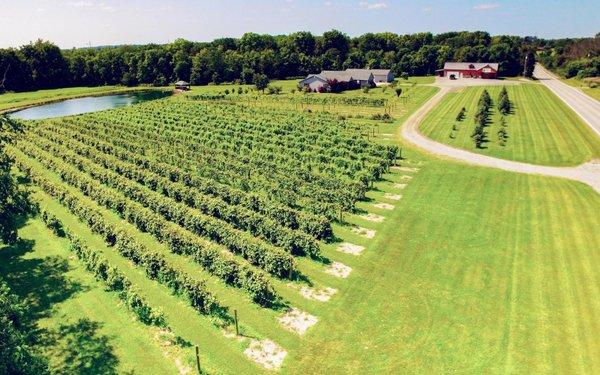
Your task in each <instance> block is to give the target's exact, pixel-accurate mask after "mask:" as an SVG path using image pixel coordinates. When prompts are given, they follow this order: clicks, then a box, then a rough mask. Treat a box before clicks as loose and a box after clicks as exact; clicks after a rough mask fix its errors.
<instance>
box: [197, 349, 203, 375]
mask: <svg viewBox="0 0 600 375" xmlns="http://www.w3.org/2000/svg"><path fill="white" fill-rule="evenodd" d="M196 365H197V366H198V374H202V368H200V349H198V345H196Z"/></svg>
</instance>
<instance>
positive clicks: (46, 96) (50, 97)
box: [0, 86, 160, 112]
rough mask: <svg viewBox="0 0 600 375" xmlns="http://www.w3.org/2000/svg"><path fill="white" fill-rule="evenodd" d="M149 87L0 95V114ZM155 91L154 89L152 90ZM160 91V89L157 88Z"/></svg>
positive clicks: (86, 88)
mask: <svg viewBox="0 0 600 375" xmlns="http://www.w3.org/2000/svg"><path fill="white" fill-rule="evenodd" d="M148 88H149V87H144V86H140V87H123V86H100V87H67V88H62V89H51V90H39V91H29V92H16V93H12V92H9V93H4V94H0V112H2V111H5V110H10V109H14V108H20V107H27V106H31V105H37V104H43V103H46V102H50V101H57V100H64V99H72V98H77V97H83V96H93V95H108V94H115V93H124V92H130V91H139V90H144V89H148ZM153 89H155V88H153ZM158 89H160V88H158Z"/></svg>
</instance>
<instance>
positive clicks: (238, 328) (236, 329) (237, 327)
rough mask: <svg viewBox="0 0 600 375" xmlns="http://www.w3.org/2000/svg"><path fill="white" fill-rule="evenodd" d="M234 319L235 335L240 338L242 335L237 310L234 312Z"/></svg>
mask: <svg viewBox="0 0 600 375" xmlns="http://www.w3.org/2000/svg"><path fill="white" fill-rule="evenodd" d="M233 317H234V318H235V335H236V336H239V335H240V327H239V325H238V317H237V310H233Z"/></svg>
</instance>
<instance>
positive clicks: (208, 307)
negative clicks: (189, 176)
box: [7, 147, 277, 311]
mask: <svg viewBox="0 0 600 375" xmlns="http://www.w3.org/2000/svg"><path fill="white" fill-rule="evenodd" d="M13 151H14V150H13V149H12V148H11V147H7V152H10V153H11V157H13V158H14V159H15V164H16V166H17V167H18V168H19V169H21V170H22V171H23V172H25V173H26V174H27V175H28V176H29V178H30V179H31V181H33V182H34V183H35V184H36V185H38V186H39V187H40V188H41V189H42V190H44V191H45V192H46V193H47V194H49V195H51V196H52V197H54V198H56V199H58V200H59V201H60V202H61V203H62V204H63V205H64V206H65V207H67V208H68V209H69V210H70V211H71V212H72V213H73V214H75V215H76V216H77V217H79V218H80V220H82V221H83V222H84V223H86V224H87V225H88V226H89V227H90V229H91V230H92V231H93V232H94V233H97V234H100V235H102V236H103V237H104V239H105V240H106V242H107V243H108V244H109V245H110V246H116V248H117V250H118V251H119V252H120V253H121V254H122V255H123V256H125V257H126V258H128V259H130V260H132V261H133V262H134V263H135V264H143V265H144V266H146V270H147V271H146V273H147V274H148V276H149V277H151V278H154V279H158V280H159V281H162V282H164V283H166V284H167V285H168V286H169V287H171V289H173V290H174V291H176V292H181V291H182V288H184V287H186V286H187V287H189V291H188V294H189V295H191V296H192V297H193V298H194V299H193V301H194V306H195V307H196V308H198V309H199V310H201V311H212V310H215V309H217V310H218V308H217V304H216V300H215V298H214V297H212V295H211V294H210V293H209V292H208V291H206V290H205V288H204V283H200V282H196V283H191V282H190V281H188V280H191V279H189V278H186V277H183V276H178V275H179V271H177V270H176V269H175V268H174V267H171V266H170V265H168V263H167V261H166V260H165V259H164V257H162V256H161V255H160V253H157V252H153V251H150V250H149V249H148V248H147V247H145V246H144V245H142V244H140V243H138V242H137V241H136V240H135V239H134V238H133V237H132V236H131V235H129V234H128V233H127V232H126V231H125V230H123V229H120V228H118V227H117V226H116V225H113V224H110V223H109V222H108V221H107V220H106V219H105V218H104V216H103V215H102V214H101V213H100V212H99V211H98V210H96V209H94V208H92V207H90V206H89V205H88V204H86V203H84V202H83V201H82V200H81V199H80V198H79V197H77V196H76V195H74V194H72V193H70V192H69V191H68V190H67V189H66V188H65V187H64V186H62V185H57V184H55V183H53V182H51V181H50V180H48V179H47V178H46V177H45V176H44V175H43V173H41V172H39V171H37V170H36V169H35V168H34V167H32V166H31V165H30V164H29V163H28V162H27V161H26V160H25V158H22V157H21V155H20V154H19V153H18V152H13ZM124 214H125V216H126V217H127V219H128V220H130V222H134V223H142V217H143V214H142V213H139V212H135V211H134V210H131V211H125V212H124ZM167 232H168V233H167ZM164 239H165V241H166V243H167V244H168V245H169V247H170V249H171V250H172V251H173V252H174V253H178V254H181V253H184V254H187V255H190V256H191V257H192V258H193V259H194V260H195V261H197V262H199V263H200V264H201V265H202V266H203V267H204V268H205V269H207V270H208V271H209V272H210V273H212V274H214V275H215V276H217V277H219V278H221V279H223V280H224V281H225V282H226V283H228V284H230V285H233V286H236V287H239V288H243V289H245V290H246V291H248V293H249V294H250V295H251V296H252V298H253V299H254V300H255V301H256V302H257V303H259V304H261V305H263V306H269V305H271V304H272V303H273V302H274V301H275V300H276V298H277V297H276V295H275V292H274V291H273V288H272V287H271V285H270V283H269V281H268V278H267V277H266V276H265V275H264V274H262V273H258V272H256V271H254V270H253V269H251V268H250V267H248V266H246V265H244V264H242V263H240V262H239V261H237V260H236V259H235V258H233V257H232V256H231V255H230V254H228V253H226V252H223V251H222V250H221V249H220V248H219V247H216V246H211V247H207V246H204V245H203V244H201V243H199V242H198V241H194V239H195V236H193V235H191V234H190V235H186V234H184V233H182V231H181V230H177V229H165V237H164ZM202 296H205V298H202Z"/></svg>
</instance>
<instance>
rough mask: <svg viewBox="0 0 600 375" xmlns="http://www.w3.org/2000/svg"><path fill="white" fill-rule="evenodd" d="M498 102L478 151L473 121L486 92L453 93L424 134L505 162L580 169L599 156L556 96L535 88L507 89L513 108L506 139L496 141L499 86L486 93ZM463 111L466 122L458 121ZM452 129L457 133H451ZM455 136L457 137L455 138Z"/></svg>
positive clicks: (598, 146) (597, 144) (599, 147)
mask: <svg viewBox="0 0 600 375" xmlns="http://www.w3.org/2000/svg"><path fill="white" fill-rule="evenodd" d="M487 89H488V91H489V93H490V95H491V97H492V100H493V101H494V104H493V109H492V115H491V123H490V126H488V127H487V128H486V131H487V134H488V137H487V138H488V142H486V143H485V144H484V145H483V148H481V149H477V148H476V147H475V143H474V141H473V139H472V138H471V134H472V133H473V130H474V128H475V125H474V120H473V116H474V114H475V109H476V104H477V101H478V100H479V97H480V96H481V93H482V92H483V90H484V88H483V87H470V88H465V89H463V90H462V91H460V92H456V93H450V94H448V95H447V97H445V98H444V99H443V100H442V102H441V103H440V104H439V105H438V106H437V107H436V108H435V109H434V110H433V111H432V112H431V113H430V114H428V115H427V117H426V118H425V120H424V121H423V124H422V125H421V128H420V129H421V131H422V132H423V133H424V134H426V135H427V136H429V137H431V138H432V139H435V140H437V141H440V142H442V143H446V144H449V145H452V146H456V147H460V148H464V149H467V150H470V151H475V152H478V153H482V154H485V155H490V156H495V157H499V158H503V159H509V160H516V161H523V162H528V163H533V164H542V165H558V166H563V165H564V166H566V165H578V164H581V163H584V162H586V161H589V160H591V159H595V158H598V157H600V140H599V139H598V137H596V135H595V134H594V133H593V132H592V131H591V130H590V129H589V127H588V126H587V125H586V124H584V123H583V122H582V120H581V119H580V118H579V117H578V116H577V115H576V114H575V113H574V112H573V111H571V110H570V109H569V108H568V107H567V106H566V105H565V104H564V103H562V102H561V101H560V99H559V98H558V97H556V96H555V95H553V94H552V93H551V92H550V91H549V90H548V89H547V88H546V87H543V86H541V85H537V84H521V85H516V86H507V90H508V96H509V98H510V100H511V103H512V105H513V109H512V112H513V113H512V114H510V115H508V116H507V117H506V122H507V127H506V130H507V132H508V140H507V142H506V144H505V145H504V146H503V145H501V144H500V142H499V139H498V134H497V133H498V130H499V129H500V128H501V126H500V114H499V113H498V111H497V109H496V108H495V102H496V98H497V97H498V94H499V92H500V89H501V88H500V87H488V88H487ZM462 107H465V108H466V116H465V118H464V120H463V121H460V122H459V121H456V116H457V114H458V112H459V110H460V109H461V108H462ZM453 126H456V127H457V128H458V130H457V131H453ZM451 135H453V136H454V138H451Z"/></svg>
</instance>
